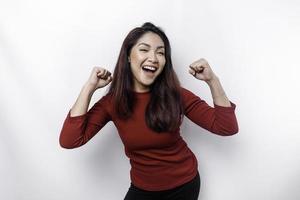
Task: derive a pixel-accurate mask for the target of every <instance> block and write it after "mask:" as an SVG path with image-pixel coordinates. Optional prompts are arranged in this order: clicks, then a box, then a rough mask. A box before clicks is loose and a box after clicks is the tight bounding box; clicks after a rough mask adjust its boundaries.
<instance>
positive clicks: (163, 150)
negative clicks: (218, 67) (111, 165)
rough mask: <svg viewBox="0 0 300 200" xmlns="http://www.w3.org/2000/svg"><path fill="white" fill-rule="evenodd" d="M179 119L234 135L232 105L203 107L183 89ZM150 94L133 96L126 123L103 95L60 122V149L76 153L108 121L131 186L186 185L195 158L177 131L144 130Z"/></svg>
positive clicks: (194, 171) (154, 188) (193, 172)
mask: <svg viewBox="0 0 300 200" xmlns="http://www.w3.org/2000/svg"><path fill="white" fill-rule="evenodd" d="M181 94H182V97H183V103H184V112H185V116H186V117H187V118H189V119H190V120H191V121H192V122H194V123H196V124H198V125H199V126H200V127H202V128H204V129H206V130H208V131H210V132H212V133H215V134H217V135H222V136H228V135H233V134H235V133H237V132H238V123H237V119H236V116H235V107H236V106H235V104H234V103H232V102H231V107H222V106H218V105H214V107H211V106H209V105H208V104H207V103H206V102H205V101H204V100H202V99H201V98H200V97H198V96H196V95H195V94H193V93H192V92H190V91H189V90H187V89H185V88H182V89H181ZM150 96H151V93H150V92H147V93H136V97H137V102H136V105H135V108H134V111H133V115H132V117H131V118H130V119H128V120H126V121H125V120H122V119H120V118H118V117H117V115H116V113H115V112H114V111H113V103H112V100H111V97H110V96H109V95H106V96H103V97H102V98H101V99H100V100H99V101H97V102H96V103H95V104H94V105H93V106H92V107H91V109H90V110H89V111H88V112H87V113H86V114H84V115H81V116H75V117H71V116H70V111H69V113H68V115H67V117H66V119H65V121H64V124H63V127H62V130H61V133H60V138H59V141H60V145H61V146H62V147H64V148H68V149H71V148H76V147H79V146H82V145H84V144H85V143H86V142H88V141H89V140H90V139H91V138H92V137H93V136H95V135H96V134H97V133H98V132H99V131H100V129H101V128H102V127H104V126H105V125H106V124H107V123H108V122H109V121H113V123H114V124H115V126H116V128H117V130H118V133H119V135H120V138H121V140H122V142H123V144H124V146H125V154H126V156H127V157H128V158H129V160H130V164H131V170H130V177H131V181H132V183H133V184H134V185H135V186H137V187H139V188H141V189H144V190H148V191H160V190H168V189H172V188H175V187H177V186H179V185H182V184H184V183H186V182H188V181H190V180H192V179H193V178H194V177H195V176H196V174H197V170H198V163H197V159H196V157H195V155H194V154H193V152H192V151H191V150H190V149H189V147H188V146H187V144H186V142H185V141H184V140H183V138H182V137H181V136H180V129H178V130H176V131H175V132H172V133H169V132H166V133H160V134H158V133H156V132H155V131H153V130H151V129H150V128H148V127H147V125H146V122H145V109H146V106H147V104H148V102H149V100H150Z"/></svg>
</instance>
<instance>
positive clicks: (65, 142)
mask: <svg viewBox="0 0 300 200" xmlns="http://www.w3.org/2000/svg"><path fill="white" fill-rule="evenodd" d="M59 145H60V147H62V148H64V149H74V148H76V147H75V146H74V144H72V143H71V142H70V141H68V140H67V139H66V138H64V137H63V136H62V135H60V137H59Z"/></svg>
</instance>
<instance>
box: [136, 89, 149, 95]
mask: <svg viewBox="0 0 300 200" xmlns="http://www.w3.org/2000/svg"><path fill="white" fill-rule="evenodd" d="M133 93H134V94H135V95H137V96H148V95H149V94H150V93H151V90H149V91H147V92H137V91H133Z"/></svg>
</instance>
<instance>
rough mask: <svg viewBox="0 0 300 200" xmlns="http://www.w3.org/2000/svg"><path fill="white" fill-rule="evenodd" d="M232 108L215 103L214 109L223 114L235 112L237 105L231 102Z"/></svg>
mask: <svg viewBox="0 0 300 200" xmlns="http://www.w3.org/2000/svg"><path fill="white" fill-rule="evenodd" d="M230 105H231V106H230V107H225V106H219V105H217V104H215V103H214V107H215V108H216V109H218V110H220V111H222V112H234V110H235V107H236V105H235V104H234V103H232V102H231V101H230Z"/></svg>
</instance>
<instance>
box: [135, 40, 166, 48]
mask: <svg viewBox="0 0 300 200" xmlns="http://www.w3.org/2000/svg"><path fill="white" fill-rule="evenodd" d="M140 45H145V46H147V47H151V46H150V45H149V44H147V43H143V42H142V43H140V44H139V45H138V46H140ZM160 48H165V47H164V46H158V47H157V49H160Z"/></svg>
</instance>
